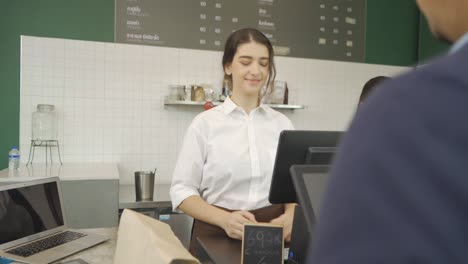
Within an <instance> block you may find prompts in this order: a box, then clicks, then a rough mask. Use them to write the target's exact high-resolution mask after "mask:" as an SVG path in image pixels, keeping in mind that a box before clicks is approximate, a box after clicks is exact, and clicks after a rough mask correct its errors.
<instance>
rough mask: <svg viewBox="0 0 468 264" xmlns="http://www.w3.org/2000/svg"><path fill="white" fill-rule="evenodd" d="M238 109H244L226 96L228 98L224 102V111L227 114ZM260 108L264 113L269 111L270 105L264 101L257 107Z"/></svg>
mask: <svg viewBox="0 0 468 264" xmlns="http://www.w3.org/2000/svg"><path fill="white" fill-rule="evenodd" d="M236 109H238V110H239V111H242V108H240V107H239V106H237V105H236V104H235V103H234V102H233V101H232V100H231V98H230V97H229V96H228V97H227V98H226V100H224V103H223V111H224V113H225V114H226V115H228V114H230V113H232V112H233V111H234V110H236ZM257 109H258V110H260V111H261V112H264V113H268V106H266V105H265V104H263V103H260V105H259V106H258V107H257Z"/></svg>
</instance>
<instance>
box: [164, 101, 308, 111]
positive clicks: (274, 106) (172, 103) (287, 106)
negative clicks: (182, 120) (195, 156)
mask: <svg viewBox="0 0 468 264" xmlns="http://www.w3.org/2000/svg"><path fill="white" fill-rule="evenodd" d="M204 104H205V102H195V101H182V100H167V99H166V100H164V105H199V106H203V105H204ZM213 104H214V105H215V106H216V105H220V104H222V102H213ZM266 105H268V106H269V107H271V108H277V109H291V110H294V109H304V108H305V107H304V106H303V105H290V104H266Z"/></svg>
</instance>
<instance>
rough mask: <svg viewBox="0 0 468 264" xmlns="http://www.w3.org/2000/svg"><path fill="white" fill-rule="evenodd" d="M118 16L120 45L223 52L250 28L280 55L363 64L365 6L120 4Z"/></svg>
mask: <svg viewBox="0 0 468 264" xmlns="http://www.w3.org/2000/svg"><path fill="white" fill-rule="evenodd" d="M115 12H116V16H115V19H116V21H115V41H116V42H120V43H134V44H144V45H156V46H168V47H177V48H191V49H202V50H218V51H222V50H223V48H224V41H225V40H226V39H227V37H228V36H229V34H231V32H233V31H235V30H237V29H241V28H245V27H252V28H256V29H259V30H260V31H262V32H263V33H264V34H265V35H266V36H267V37H268V39H270V41H271V42H272V44H273V46H274V48H275V54H276V55H284V56H291V57H301V58H317V59H330V60H344V61H356V62H363V61H364V55H365V32H366V0H293V1H291V0H116V5H115Z"/></svg>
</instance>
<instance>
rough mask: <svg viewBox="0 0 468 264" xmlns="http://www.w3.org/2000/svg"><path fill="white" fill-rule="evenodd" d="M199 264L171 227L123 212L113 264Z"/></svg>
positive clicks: (145, 217) (148, 218) (137, 214)
mask: <svg viewBox="0 0 468 264" xmlns="http://www.w3.org/2000/svg"><path fill="white" fill-rule="evenodd" d="M128 263H139V264H150V263H151V264H154V263H162V264H165V263H167V264H171V263H172V264H174V263H181V264H185V263H187V264H192V263H200V262H199V261H198V260H197V259H196V258H194V257H193V256H192V255H191V254H190V253H189V252H188V251H187V250H186V249H185V248H184V246H183V245H182V243H181V242H180V240H179V239H178V238H177V237H176V236H175V235H174V232H172V230H171V227H170V226H169V225H168V224H166V223H163V222H161V221H158V220H156V219H154V218H151V217H148V216H146V215H143V214H140V213H136V212H134V211H132V210H128V209H125V210H124V212H123V214H122V217H121V219H120V224H119V231H118V234H117V246H116V249H115V255H114V264H128Z"/></svg>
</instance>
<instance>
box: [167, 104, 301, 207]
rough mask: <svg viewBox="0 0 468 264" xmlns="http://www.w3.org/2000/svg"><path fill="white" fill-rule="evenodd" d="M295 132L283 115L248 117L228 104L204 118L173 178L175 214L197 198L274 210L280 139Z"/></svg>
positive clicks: (266, 110)
mask: <svg viewBox="0 0 468 264" xmlns="http://www.w3.org/2000/svg"><path fill="white" fill-rule="evenodd" d="M291 129H294V127H293V125H292V123H291V121H290V120H289V119H288V118H287V117H286V116H285V115H283V114H282V113H280V112H277V111H275V110H273V109H271V108H270V107H268V106H265V105H260V106H259V107H258V108H256V109H254V110H252V111H251V112H250V114H247V113H246V112H245V111H244V110H243V109H242V108H240V107H238V106H237V105H236V104H235V103H234V102H233V101H232V100H230V99H229V98H227V99H226V101H225V102H224V103H223V104H222V105H220V106H217V107H215V108H212V109H210V110H208V111H205V112H203V113H200V114H199V115H198V116H196V117H195V119H194V120H193V122H192V124H191V125H190V126H189V128H188V130H187V133H186V134H185V138H184V142H183V144H182V148H181V150H180V153H179V157H178V159H177V163H176V166H175V169H174V175H173V176H172V185H171V190H170V195H171V201H172V206H173V209H174V210H176V209H177V207H178V206H179V205H180V203H182V202H183V201H184V200H185V199H186V198H187V197H189V196H192V195H196V196H200V197H201V198H202V199H204V200H205V201H206V202H208V203H209V204H211V205H216V206H220V207H224V208H227V209H232V210H253V209H257V208H261V207H265V206H268V205H270V203H269V201H268V194H269V191H270V185H271V176H272V172H273V164H274V162H275V156H276V148H277V146H278V139H279V134H280V132H281V131H283V130H291Z"/></svg>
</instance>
